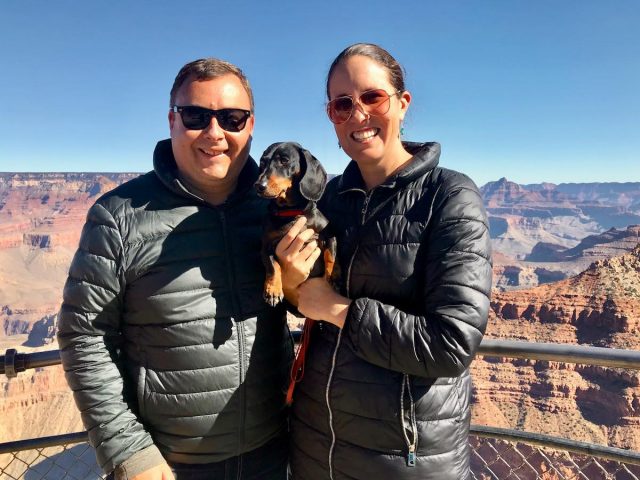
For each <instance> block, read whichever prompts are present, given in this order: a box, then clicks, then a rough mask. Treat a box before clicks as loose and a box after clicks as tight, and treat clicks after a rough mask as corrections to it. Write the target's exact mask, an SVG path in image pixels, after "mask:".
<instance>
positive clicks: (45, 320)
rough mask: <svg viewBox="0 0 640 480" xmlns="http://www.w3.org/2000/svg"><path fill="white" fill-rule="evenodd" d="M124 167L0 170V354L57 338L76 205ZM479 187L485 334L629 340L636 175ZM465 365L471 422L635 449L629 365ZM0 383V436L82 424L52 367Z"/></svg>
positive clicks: (86, 202) (634, 299) (639, 196)
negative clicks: (487, 252) (491, 277)
mask: <svg viewBox="0 0 640 480" xmlns="http://www.w3.org/2000/svg"><path fill="white" fill-rule="evenodd" d="M134 176H136V174H91V173H68V174H59V173H47V174H36V173H33V174H15V173H11V174H7V173H4V174H3V173H0V327H1V328H0V350H1V351H2V352H4V350H5V349H7V348H17V349H18V350H19V351H21V352H31V351H36V350H47V349H53V348H56V344H55V341H54V339H55V322H56V313H57V310H58V308H59V305H60V298H61V292H62V286H63V283H64V280H65V278H66V273H67V269H68V266H69V263H70V261H71V258H72V256H73V253H74V251H75V249H76V247H77V243H78V239H79V236H80V230H81V228H82V225H83V223H84V218H85V215H86V212H87V209H88V208H89V206H90V205H91V204H92V203H93V202H94V201H95V200H96V198H97V197H98V196H99V195H101V194H102V193H104V192H106V191H107V190H108V189H110V188H113V187H114V186H115V185H117V184H119V183H122V182H123V181H126V180H128V179H130V178H132V177H134ZM481 190H482V192H483V195H484V198H485V202H486V206H487V210H488V212H489V215H490V221H491V229H492V238H493V242H494V249H495V252H494V253H495V254H494V274H495V285H496V287H497V288H496V292H495V294H494V297H493V300H492V304H491V318H490V322H489V328H488V332H487V336H488V337H491V338H501V339H517V340H527V341H539V342H566V343H574V344H590V345H597V346H608V347H615V348H632V349H638V348H640V340H639V339H640V331H639V327H638V319H639V318H640V303H639V295H638V292H640V282H639V281H638V272H639V268H638V256H639V255H638V251H637V249H636V250H633V249H634V246H635V245H637V243H638V235H639V234H640V227H638V225H640V183H628V184H560V185H553V184H539V185H517V184H515V183H513V182H509V181H508V180H506V179H501V180H499V181H497V182H491V183H489V184H487V185H485V186H484V187H482V189H481ZM626 252H629V253H626ZM581 272H582V273H581ZM541 284H542V285H541ZM515 288H517V289H518V290H514V289H515ZM293 321H294V323H296V324H299V323H300V320H299V319H294V320H293ZM473 372H474V379H475V386H474V402H475V403H474V410H473V415H474V418H473V421H474V422H475V423H479V424H487V425H494V426H503V427H513V428H522V429H526V430H531V431H536V432H543V433H549V434H554V435H560V436H564V437H570V438H575V439H578V440H585V441H593V442H597V443H606V444H610V445H615V446H620V447H624V448H633V449H635V450H638V451H640V422H639V420H638V419H639V418H640V379H639V375H638V373H637V372H633V371H631V370H617V369H605V368H599V367H588V366H584V365H570V364H557V363H554V362H536V361H525V360H510V359H504V358H489V357H486V358H478V359H477V360H476V361H475V362H474V363H473ZM0 391H1V392H2V395H1V396H0V442H2V441H8V440H18V439H22V438H31V437H36V436H41V435H52V434H56V433H64V432H71V431H79V430H81V429H82V426H81V423H80V420H79V415H78V413H77V411H76V409H75V405H74V404H73V400H72V398H71V394H70V392H69V390H68V387H67V386H66V382H65V380H64V375H63V374H62V371H61V368H60V367H47V368H43V369H38V370H31V371H28V372H23V373H20V374H19V376H18V377H17V378H14V379H11V380H7V379H6V378H5V377H4V376H3V377H0ZM549 478H552V477H549Z"/></svg>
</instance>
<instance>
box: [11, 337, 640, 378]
mask: <svg viewBox="0 0 640 480" xmlns="http://www.w3.org/2000/svg"><path fill="white" fill-rule="evenodd" d="M301 336H302V335H301V332H299V331H295V332H292V337H293V340H294V341H295V342H296V343H298V342H300V338H301ZM478 355H483V356H488V357H508V358H521V359H529V360H547V361H551V362H563V363H580V364H585V365H596V366H601V367H616V368H629V369H634V370H640V351H638V350H622V349H617V348H604V347H591V346H587V345H570V344H563V343H534V342H519V341H514V340H494V339H490V338H486V339H484V340H483V341H482V343H481V344H480V348H479V349H478ZM15 357H16V360H15V363H16V366H17V365H18V364H20V365H23V366H20V367H19V368H16V370H15V371H16V372H21V371H24V370H27V369H30V368H41V367H48V366H50V365H59V364H60V351H59V350H48V351H45V352H35V353H17V354H15ZM4 373H5V356H4V355H2V356H0V375H2V374H4Z"/></svg>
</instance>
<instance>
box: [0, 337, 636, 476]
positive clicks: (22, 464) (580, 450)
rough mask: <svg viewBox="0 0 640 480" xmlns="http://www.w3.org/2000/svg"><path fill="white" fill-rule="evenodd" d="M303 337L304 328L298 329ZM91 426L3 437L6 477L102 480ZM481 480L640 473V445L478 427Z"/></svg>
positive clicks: (571, 359) (611, 359)
mask: <svg viewBox="0 0 640 480" xmlns="http://www.w3.org/2000/svg"><path fill="white" fill-rule="evenodd" d="M294 339H295V340H298V339H299V334H295V335H294ZM478 355H481V356H489V357H504V358H519V359H530V360H544V361H554V362H564V363H578V364H586V365H594V366H603V367H616V368H627V369H634V370H640V351H633V350H618V349H610V348H601V347H587V346H580V345H566V344H551V343H529V342H518V341H506V340H493V339H485V340H484V341H483V342H482V344H481V345H480V349H479V351H478ZM58 364H60V355H59V351H57V350H51V351H46V352H37V353H30V354H20V353H18V352H16V351H15V350H11V351H7V353H6V354H5V355H3V356H0V375H1V374H5V375H7V376H8V377H13V376H16V375H17V374H18V373H19V372H21V371H24V370H26V369H29V368H40V367H45V366H50V365H58ZM86 441H87V434H86V432H78V433H73V434H67V435H57V436H52V437H44V438H35V439H29V440H21V441H17V442H9V443H4V444H0V480H4V479H5V478H6V479H7V480H13V479H16V480H17V479H23V478H24V479H25V480H41V479H45V480H49V479H55V480H58V479H78V480H86V479H99V478H104V477H103V476H102V474H101V473H100V469H99V468H98V466H97V465H96V463H95V457H94V453H93V449H92V448H91V447H90V446H89V445H88V444H87V443H86ZM470 444H471V448H472V450H471V452H472V454H471V458H472V478H473V479H474V480H489V479H491V480H529V479H540V480H573V479H581V480H591V479H621V480H627V479H628V480H640V452H635V451H630V450H624V449H620V448H613V447H608V446H604V445H598V444H591V443H585V442H579V441H576V440H571V439H567V438H560V437H553V436H549V435H543V434H539V433H532V432H524V431H520V430H512V429H502V428H495V427H487V426H481V425H472V426H471V438H470Z"/></svg>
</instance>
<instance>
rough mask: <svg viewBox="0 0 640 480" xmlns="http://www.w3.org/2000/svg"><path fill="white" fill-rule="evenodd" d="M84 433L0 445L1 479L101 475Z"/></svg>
mask: <svg viewBox="0 0 640 480" xmlns="http://www.w3.org/2000/svg"><path fill="white" fill-rule="evenodd" d="M86 440H87V434H86V433H85V432H80V433H72V434H68V435H58V436H54V437H46V438H34V439H30V440H23V441H19V442H10V443H4V444H0V480H63V479H69V480H97V479H101V478H104V476H103V475H102V472H101V471H100V468H99V467H98V465H97V463H96V457H95V453H94V450H93V448H91V446H90V445H89V444H88V443H86Z"/></svg>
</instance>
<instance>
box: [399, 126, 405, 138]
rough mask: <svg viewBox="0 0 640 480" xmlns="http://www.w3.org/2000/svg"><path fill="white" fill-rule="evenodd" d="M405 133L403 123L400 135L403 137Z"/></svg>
mask: <svg viewBox="0 0 640 480" xmlns="http://www.w3.org/2000/svg"><path fill="white" fill-rule="evenodd" d="M403 135H404V127H403V126H402V125H401V126H400V135H398V137H402V136H403Z"/></svg>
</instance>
